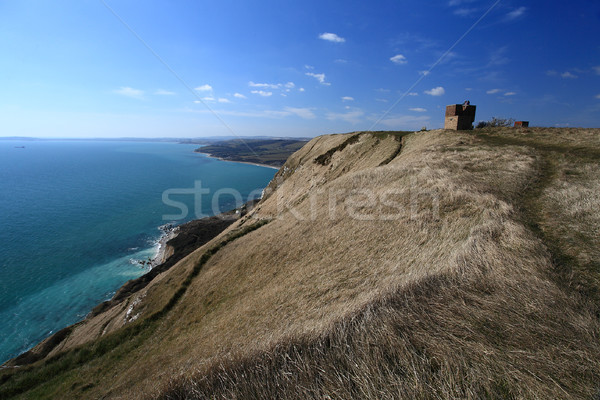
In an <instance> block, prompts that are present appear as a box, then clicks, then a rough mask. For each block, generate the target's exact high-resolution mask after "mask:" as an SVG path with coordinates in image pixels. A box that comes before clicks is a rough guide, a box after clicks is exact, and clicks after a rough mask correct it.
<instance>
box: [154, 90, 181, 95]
mask: <svg viewBox="0 0 600 400" xmlns="http://www.w3.org/2000/svg"><path fill="white" fill-rule="evenodd" d="M154 94H155V95H158V96H173V95H174V94H176V93H175V92H171V91H169V90H164V89H158V90H157V91H156V92H154Z"/></svg>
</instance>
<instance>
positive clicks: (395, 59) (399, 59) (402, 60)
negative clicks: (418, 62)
mask: <svg viewBox="0 0 600 400" xmlns="http://www.w3.org/2000/svg"><path fill="white" fill-rule="evenodd" d="M390 61H391V62H393V63H394V64H399V65H402V64H406V63H407V62H408V60H407V59H406V57H404V56H403V55H402V54H396V55H395V56H394V57H390Z"/></svg>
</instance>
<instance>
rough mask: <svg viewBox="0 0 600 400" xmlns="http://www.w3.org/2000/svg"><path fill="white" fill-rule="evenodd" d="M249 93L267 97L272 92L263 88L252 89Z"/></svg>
mask: <svg viewBox="0 0 600 400" xmlns="http://www.w3.org/2000/svg"><path fill="white" fill-rule="evenodd" d="M250 93H253V94H258V95H261V96H263V97H269V96H271V95H272V94H273V92H265V91H264V90H253V91H251V92H250Z"/></svg>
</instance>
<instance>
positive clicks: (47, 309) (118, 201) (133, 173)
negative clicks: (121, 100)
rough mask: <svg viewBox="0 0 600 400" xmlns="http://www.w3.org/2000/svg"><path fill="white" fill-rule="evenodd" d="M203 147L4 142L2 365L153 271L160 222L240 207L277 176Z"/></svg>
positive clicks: (0, 172) (0, 144) (0, 176)
mask: <svg viewBox="0 0 600 400" xmlns="http://www.w3.org/2000/svg"><path fill="white" fill-rule="evenodd" d="M17 146H25V148H18V147H17ZM196 147H197V146H196V145H183V144H177V143H146V142H116V141H114V142H106V141H32V142H29V141H26V142H20V141H0V321H2V323H1V324H0V363H2V362H4V361H6V360H7V359H10V358H12V357H14V356H16V355H18V354H19V353H21V352H23V351H25V350H27V349H29V348H30V347H31V346H33V345H35V344H36V343H38V342H39V341H40V340H42V339H44V338H45V337H47V336H48V335H50V334H51V333H53V332H56V331H58V330H60V329H61V328H64V327H65V326H67V325H69V324H72V323H74V322H77V321H78V320H81V319H82V318H83V317H84V316H85V315H86V314H87V313H88V312H89V311H90V310H91V309H92V308H93V307H94V306H95V305H96V304H98V303H99V302H101V301H104V300H107V299H109V298H110V297H111V296H112V295H113V294H114V293H115V291H116V290H117V289H118V288H119V287H120V286H121V285H122V284H123V283H124V282H126V281H127V280H129V279H132V278H136V277H138V276H140V275H142V274H143V273H145V272H146V270H145V269H144V268H145V267H142V266H140V265H139V264H137V263H135V262H134V261H135V260H147V259H148V258H151V257H153V256H154V255H155V254H156V250H157V240H158V239H159V238H160V235H161V231H160V230H159V229H158V227H159V226H161V225H164V224H166V223H182V222H185V221H188V220H191V219H194V218H196V217H202V216H203V215H213V214H214V213H216V212H218V211H225V210H228V209H231V208H234V207H235V206H236V203H237V202H239V201H240V199H241V200H243V201H246V200H247V199H248V196H251V195H256V193H257V192H258V193H260V189H262V188H264V187H265V186H266V185H267V184H268V182H269V180H270V179H271V178H272V177H273V175H274V173H275V170H274V169H270V168H264V167H259V166H253V165H247V164H240V163H232V162H224V161H219V160H216V159H212V158H209V157H206V156H204V155H202V154H198V153H194V152H193V150H194V149H195V148H196ZM200 186H201V187H202V188H203V189H204V192H206V191H208V193H204V194H202V195H200V194H197V193H200V192H199V191H198V190H196V191H194V190H193V188H194V187H196V188H197V189H198V188H199V187H200ZM165 191H166V192H165ZM193 192H195V193H196V194H194V193H193ZM165 193H166V194H165ZM215 193H220V195H218V196H217V197H215V196H214V194H215ZM164 196H167V197H166V200H167V202H166V203H165V202H163V197H164ZM174 202H177V203H174ZM186 209H187V211H188V212H187V214H186V215H181V214H183V212H182V210H183V211H186Z"/></svg>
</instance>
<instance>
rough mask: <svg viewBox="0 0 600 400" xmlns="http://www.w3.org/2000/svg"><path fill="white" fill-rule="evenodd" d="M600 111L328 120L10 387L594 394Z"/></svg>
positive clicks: (599, 307) (113, 391)
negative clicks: (580, 116) (167, 263)
mask: <svg viewBox="0 0 600 400" xmlns="http://www.w3.org/2000/svg"><path fill="white" fill-rule="evenodd" d="M599 160H600V130H593V129H585V130H584V129H542V128H531V129H523V130H515V129H512V128H500V129H488V130H481V131H475V132H449V131H430V132H418V133H411V134H409V133H406V132H378V133H352V134H345V135H329V136H322V137H318V138H315V139H313V140H311V141H310V142H309V143H307V144H306V145H305V146H304V147H303V148H302V149H300V150H299V151H298V152H296V153H294V154H293V155H292V156H291V157H290V158H289V159H288V161H287V162H286V163H285V165H284V166H283V167H282V168H281V169H280V170H279V172H278V173H277V175H276V176H275V178H274V179H273V181H272V182H271V184H270V185H269V187H268V188H267V189H266V190H265V194H264V197H263V200H262V201H261V202H260V203H259V204H258V206H257V207H256V208H255V209H254V210H252V211H251V212H250V213H248V215H246V216H245V217H244V218H241V219H240V220H238V221H236V222H235V223H233V224H232V225H231V226H230V227H229V228H227V229H226V230H225V231H224V232H223V233H221V234H220V235H219V236H217V237H216V238H214V239H213V240H211V241H210V242H208V243H206V244H204V245H203V246H201V247H200V248H198V249H197V250H196V251H195V252H193V253H191V254H190V255H189V256H187V257H185V258H184V259H182V260H181V261H179V262H178V263H177V264H176V265H174V266H173V267H172V268H170V269H169V270H168V271H165V272H164V273H161V274H159V275H158V276H157V277H156V278H154V279H153V280H152V281H151V282H150V283H149V284H148V285H147V286H146V287H144V288H143V289H141V290H140V291H138V292H136V293H134V294H132V295H131V297H130V298H128V299H127V300H126V301H125V302H123V303H121V304H119V305H116V306H114V307H112V308H111V309H109V310H107V311H105V312H103V313H101V314H99V315H96V316H94V317H91V318H89V319H87V320H86V321H83V322H82V323H80V324H78V325H76V326H74V327H73V328H72V329H71V330H70V331H69V332H67V333H66V334H64V335H63V336H64V337H60V338H57V339H55V342H57V343H52V346H53V350H51V351H50V352H49V353H48V355H47V356H46V357H45V358H44V359H43V360H41V361H38V362H36V363H34V364H32V365H29V366H22V367H20V368H6V369H4V370H3V371H1V372H0V397H1V398H5V397H10V396H16V397H21V398H59V397H60V398H78V397H80V398H99V397H102V398H128V399H129V398H148V397H150V398H169V399H172V398H319V399H322V398H331V399H334V398H335V399H339V398H372V399H396V398H406V399H413V398H502V399H506V398H548V399H550V398H573V399H579V398H595V397H594V396H598V395H600V341H599V337H598V335H600V321H599V318H600V291H599V289H600V254H599V251H598V249H599V248H600V246H598V245H599V244H600V240H599V239H600V232H599V231H598V226H600V224H599V222H600V221H599V215H598V209H599V208H598V207H599V205H600V199H599V198H598V195H597V194H598V193H599V190H600V174H599V172H600V164H599V163H598V161H599Z"/></svg>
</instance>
